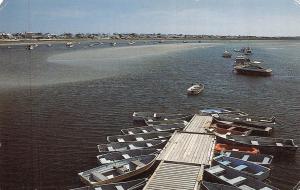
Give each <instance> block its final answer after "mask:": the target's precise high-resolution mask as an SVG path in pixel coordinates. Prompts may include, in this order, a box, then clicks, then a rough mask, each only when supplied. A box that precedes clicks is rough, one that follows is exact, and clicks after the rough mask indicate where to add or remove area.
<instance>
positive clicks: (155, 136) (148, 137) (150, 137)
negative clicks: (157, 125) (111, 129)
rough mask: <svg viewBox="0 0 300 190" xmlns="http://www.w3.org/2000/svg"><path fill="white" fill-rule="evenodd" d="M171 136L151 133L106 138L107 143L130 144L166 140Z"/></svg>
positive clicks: (169, 134)
mask: <svg viewBox="0 0 300 190" xmlns="http://www.w3.org/2000/svg"><path fill="white" fill-rule="evenodd" d="M171 136H172V133H167V132H153V133H139V134H134V135H115V136H107V141H108V142H131V141H145V140H157V139H167V138H170V137H171Z"/></svg>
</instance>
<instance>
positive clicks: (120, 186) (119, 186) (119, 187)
mask: <svg viewBox="0 0 300 190" xmlns="http://www.w3.org/2000/svg"><path fill="white" fill-rule="evenodd" d="M115 187H116V189H117V190H125V189H124V188H123V187H122V185H116V186H115Z"/></svg>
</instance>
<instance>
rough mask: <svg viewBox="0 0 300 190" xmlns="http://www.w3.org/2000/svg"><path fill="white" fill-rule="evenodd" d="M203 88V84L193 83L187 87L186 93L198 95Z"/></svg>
mask: <svg viewBox="0 0 300 190" xmlns="http://www.w3.org/2000/svg"><path fill="white" fill-rule="evenodd" d="M203 90H204V85H203V84H201V83H199V84H194V85H192V86H191V87H189V88H188V89H187V94H188V95H198V94H200V93H201V92H202V91H203Z"/></svg>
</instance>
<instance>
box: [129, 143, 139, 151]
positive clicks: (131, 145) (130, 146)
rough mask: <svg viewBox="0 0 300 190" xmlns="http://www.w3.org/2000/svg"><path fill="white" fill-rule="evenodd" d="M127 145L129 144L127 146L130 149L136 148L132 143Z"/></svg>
mask: <svg viewBox="0 0 300 190" xmlns="http://www.w3.org/2000/svg"><path fill="white" fill-rule="evenodd" d="M128 146H129V148H130V149H131V150H134V149H137V147H136V146H134V145H133V144H129V145H128Z"/></svg>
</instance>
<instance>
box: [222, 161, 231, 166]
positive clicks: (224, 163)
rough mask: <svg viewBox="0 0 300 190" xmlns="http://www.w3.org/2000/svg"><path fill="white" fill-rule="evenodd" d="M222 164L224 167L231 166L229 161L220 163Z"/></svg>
mask: <svg viewBox="0 0 300 190" xmlns="http://www.w3.org/2000/svg"><path fill="white" fill-rule="evenodd" d="M220 163H221V164H223V165H225V166H227V165H229V164H230V163H231V162H230V161H228V160H224V161H222V162H220Z"/></svg>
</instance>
